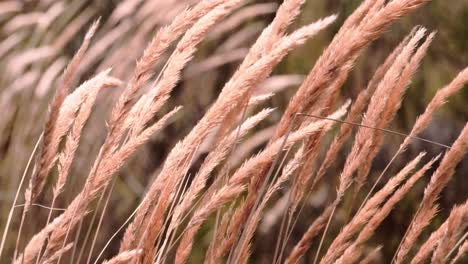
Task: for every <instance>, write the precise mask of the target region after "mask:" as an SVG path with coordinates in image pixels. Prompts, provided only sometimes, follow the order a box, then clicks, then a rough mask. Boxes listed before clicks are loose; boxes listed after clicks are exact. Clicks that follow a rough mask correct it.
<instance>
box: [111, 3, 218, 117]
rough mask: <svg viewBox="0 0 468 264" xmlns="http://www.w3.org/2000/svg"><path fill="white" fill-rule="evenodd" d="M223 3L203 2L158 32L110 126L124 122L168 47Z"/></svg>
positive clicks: (144, 53)
mask: <svg viewBox="0 0 468 264" xmlns="http://www.w3.org/2000/svg"><path fill="white" fill-rule="evenodd" d="M223 2H224V1H222V0H203V1H202V2H200V3H199V4H198V5H196V6H194V7H193V8H191V9H185V10H184V11H182V13H180V14H179V15H177V16H176V17H175V18H174V20H173V22H172V23H171V24H170V25H169V26H166V27H163V28H162V29H160V30H159V31H158V33H157V34H156V35H155V36H154V37H153V39H152V40H151V42H150V43H149V44H148V46H147V47H146V49H145V51H144V52H143V56H142V57H141V59H140V60H139V61H138V63H137V65H136V66H135V71H134V73H133V76H132V79H131V80H130V81H129V84H128V87H127V89H125V90H124V92H123V94H122V95H121V96H120V98H119V99H118V101H117V103H116V105H115V107H114V109H113V110H112V114H111V122H110V123H111V124H113V125H114V126H116V125H117V124H119V123H120V122H121V121H123V120H125V118H126V116H127V114H128V112H129V111H130V109H131V108H132V106H133V104H134V100H135V97H136V95H137V93H138V91H139V90H140V89H141V88H142V87H143V85H144V84H145V83H146V82H147V81H148V80H149V79H150V78H151V77H152V76H153V68H154V66H155V64H156V63H157V62H158V60H159V59H161V56H162V55H163V54H164V52H165V51H166V50H167V49H168V48H169V47H170V45H171V44H172V43H173V42H174V41H176V40H177V39H178V38H179V37H180V36H182V35H183V34H184V33H185V31H187V30H188V29H189V28H190V27H191V26H192V24H194V23H195V22H196V21H197V20H198V19H200V18H201V17H203V16H204V15H206V14H207V13H208V12H209V11H210V10H212V9H213V8H215V7H216V6H218V5H220V4H222V3H223Z"/></svg>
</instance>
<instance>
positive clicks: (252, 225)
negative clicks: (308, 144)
mask: <svg viewBox="0 0 468 264" xmlns="http://www.w3.org/2000/svg"><path fill="white" fill-rule="evenodd" d="M303 151H304V150H303V148H300V149H299V150H298V151H297V152H296V154H295V155H294V158H293V159H291V160H290V161H289V162H288V164H286V166H285V167H284V168H283V171H282V173H281V175H280V176H279V177H278V179H274V180H276V181H275V182H274V183H272V184H271V185H270V187H269V188H268V190H267V191H266V193H265V195H264V196H263V199H262V202H261V203H260V205H259V206H258V208H257V209H256V210H255V212H254V214H253V216H252V219H251V220H250V221H248V222H247V226H246V227H245V228H244V233H245V235H244V233H243V235H242V237H241V238H240V240H239V242H238V245H237V248H236V250H234V255H233V256H234V257H233V260H232V261H234V263H239V262H240V261H241V260H242V261H247V260H248V258H249V256H250V250H249V249H250V248H251V245H250V244H251V240H252V238H253V236H254V233H255V230H256V229H257V226H258V223H259V222H260V220H261V219H262V217H261V216H262V213H263V210H264V209H265V207H266V205H267V202H268V201H269V200H270V198H271V196H272V195H273V194H274V193H275V192H276V191H278V190H279V189H280V188H281V185H283V184H284V182H285V181H287V180H288V179H289V178H290V176H291V175H292V174H293V173H294V172H295V171H296V170H297V168H299V166H300V162H301V160H302V158H303V155H304V152H303Z"/></svg>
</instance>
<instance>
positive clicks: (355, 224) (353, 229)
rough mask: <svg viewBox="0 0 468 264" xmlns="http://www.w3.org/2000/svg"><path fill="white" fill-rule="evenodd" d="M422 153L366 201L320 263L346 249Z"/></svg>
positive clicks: (332, 258) (333, 258)
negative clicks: (352, 238) (351, 239)
mask: <svg viewBox="0 0 468 264" xmlns="http://www.w3.org/2000/svg"><path fill="white" fill-rule="evenodd" d="M423 156H424V153H421V154H419V155H418V156H417V157H416V158H415V159H413V160H412V161H411V162H409V163H408V164H407V165H406V166H405V167H404V168H403V169H401V170H400V172H398V173H397V174H396V175H395V176H394V177H392V178H391V179H390V180H389V181H388V182H387V184H385V186H384V187H383V188H382V189H381V190H379V191H378V192H377V193H376V194H375V195H374V196H373V197H372V198H371V199H369V201H367V202H366V204H365V205H364V207H363V209H362V210H361V211H359V212H358V214H356V215H355V216H354V218H353V219H351V221H350V222H349V223H348V224H347V225H346V226H345V227H344V228H343V230H342V231H341V232H340V233H339V234H338V235H337V236H336V238H335V239H334V240H333V242H332V244H331V245H330V247H329V248H328V251H327V253H326V254H325V256H324V257H323V258H322V259H321V262H320V263H330V262H332V261H335V260H336V259H337V258H338V257H339V255H340V254H341V253H342V252H344V250H345V249H346V246H347V243H348V242H349V240H350V238H351V237H352V236H353V235H354V234H356V233H357V232H359V230H360V229H361V227H362V226H363V225H364V224H366V223H367V222H368V221H369V219H370V218H371V217H372V216H373V215H374V214H375V213H377V211H378V210H379V206H380V204H382V203H383V202H384V200H385V199H386V198H387V197H388V196H389V195H390V194H391V193H392V192H393V191H394V190H395V188H396V187H397V186H398V185H399V184H400V183H401V182H402V181H404V180H405V179H406V177H407V176H408V174H409V173H410V172H411V171H412V170H413V169H414V168H415V167H416V165H417V164H418V163H419V162H420V160H421V159H422V157H423Z"/></svg>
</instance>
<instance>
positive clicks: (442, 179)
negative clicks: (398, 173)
mask: <svg viewBox="0 0 468 264" xmlns="http://www.w3.org/2000/svg"><path fill="white" fill-rule="evenodd" d="M467 151H468V124H467V125H465V127H464V128H463V130H462V131H461V133H460V135H459V137H458V138H457V140H456V141H455V142H454V143H453V145H452V147H451V149H450V150H449V151H448V152H447V153H446V154H445V156H444V158H443V159H442V161H441V163H440V165H439V167H438V168H437V170H436V171H435V172H434V174H433V175H432V177H431V181H430V182H429V185H428V186H427V187H426V189H425V190H424V197H423V200H422V201H421V204H420V206H419V208H418V210H417V212H416V214H415V215H414V217H413V219H412V221H411V223H410V225H409V227H408V229H407V231H406V234H405V235H404V237H403V239H402V241H401V242H400V246H399V248H398V250H397V252H396V253H395V256H396V258H395V263H401V262H402V261H403V260H404V259H405V256H406V255H407V254H408V252H409V250H410V249H411V247H412V245H413V244H414V242H415V241H416V239H417V238H418V237H419V235H420V234H421V232H422V231H423V229H424V228H425V227H426V226H427V225H428V224H429V223H430V220H431V219H432V217H433V216H434V214H435V211H436V207H435V206H436V205H435V204H434V203H435V202H436V201H437V199H438V196H439V194H440V192H441V191H442V189H443V188H444V187H445V186H446V185H447V183H448V181H449V180H450V178H451V177H452V175H453V173H454V171H455V166H456V165H457V164H458V163H459V162H460V160H461V159H462V158H463V157H464V155H465V154H466V152H467Z"/></svg>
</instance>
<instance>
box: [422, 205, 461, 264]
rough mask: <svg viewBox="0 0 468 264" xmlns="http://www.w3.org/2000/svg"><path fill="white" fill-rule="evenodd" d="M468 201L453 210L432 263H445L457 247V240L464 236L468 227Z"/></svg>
mask: <svg viewBox="0 0 468 264" xmlns="http://www.w3.org/2000/svg"><path fill="white" fill-rule="evenodd" d="M467 218H468V201H467V202H465V204H464V205H461V206H458V207H455V208H454V209H452V212H451V213H450V216H449V218H448V219H447V227H446V229H445V230H444V234H443V236H442V238H441V239H440V240H439V242H438V245H437V248H436V249H435V250H434V254H433V255H432V259H431V263H436V264H439V263H445V257H446V256H447V255H448V254H449V252H450V249H451V248H452V247H453V246H455V244H456V243H457V239H458V238H459V237H460V236H461V235H462V234H463V232H464V230H465V229H466V227H467V226H468V222H467V221H466V220H467Z"/></svg>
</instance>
